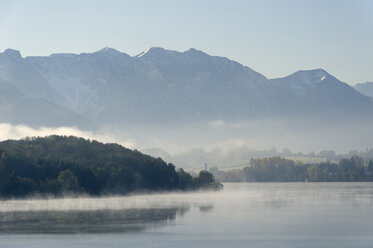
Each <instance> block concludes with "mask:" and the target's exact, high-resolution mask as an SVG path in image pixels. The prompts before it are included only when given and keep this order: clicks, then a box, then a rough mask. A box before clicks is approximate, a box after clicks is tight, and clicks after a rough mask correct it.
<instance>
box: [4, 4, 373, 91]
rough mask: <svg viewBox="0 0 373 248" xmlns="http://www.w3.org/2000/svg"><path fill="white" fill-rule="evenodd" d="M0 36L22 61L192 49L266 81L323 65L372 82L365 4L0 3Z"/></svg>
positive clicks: (372, 17) (370, 22)
mask: <svg viewBox="0 0 373 248" xmlns="http://www.w3.org/2000/svg"><path fill="white" fill-rule="evenodd" d="M0 33H1V38H0V50H5V49H6V48H14V49H17V50H20V51H21V53H22V55H23V56H30V55H49V54H51V53H56V52H73V53H81V52H93V51H96V50H99V49H101V48H103V47H105V46H108V47H113V48H116V49H118V50H120V51H122V52H125V53H127V54H129V55H136V54H138V53H140V52H141V51H143V50H145V49H146V48H148V47H152V46H161V47H164V48H166V49H172V50H178V51H184V50H187V49H189V48H191V47H193V48H196V49H199V50H203V51H205V52H207V53H209V54H211V55H219V56H225V57H228V58H230V59H232V60H236V61H238V62H240V63H242V64H244V65H247V66H249V67H251V68H252V69H254V70H256V71H258V72H260V73H262V74H264V75H265V76H266V77H268V78H273V77H281V76H286V75H288V74H290V73H292V72H294V71H296V70H299V69H313V68H323V69H326V70H327V71H329V72H330V73H331V74H333V75H335V76H336V77H337V78H339V79H340V80H342V81H345V82H347V83H349V84H355V83H357V82H364V81H373V1H372V0H365V1H364V0H350V1H345V0H308V1H302V0H258V1H248V0H247V1H243V0H242V1H240V0H227V1H218V0H186V1H181V0H179V1H177V0H168V1H166V0H163V1H162V0H159V1H156V0H148V1H144V0H136V1H114V0H105V1H96V0H86V1H78V0H75V1H67V0H64V1H51V0H45V1H42V0H32V1H30V0H24V1H18V0H12V1H9V0H8V1H3V0H0Z"/></svg>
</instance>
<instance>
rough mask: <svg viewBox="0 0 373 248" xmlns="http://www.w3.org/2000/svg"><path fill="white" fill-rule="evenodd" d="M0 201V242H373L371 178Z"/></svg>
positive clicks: (126, 244) (337, 244)
mask: <svg viewBox="0 0 373 248" xmlns="http://www.w3.org/2000/svg"><path fill="white" fill-rule="evenodd" d="M224 187H225V188H224V190H222V191H219V192H197V193H184V194H179V193H172V194H152V195H138V196H128V197H107V198H78V199H68V198H65V199H50V200H13V201H1V202H0V247H38V248H43V247H48V248H49V247H64V248H65V247H136V248H141V247H165V248H167V247H263V248H264V247H266V248H267V247H286V248H287V247H302V248H307V247H338V248H340V247H354V248H356V247H357V248H359V247H370V248H371V247H373V183H238V184H228V183H227V184H224Z"/></svg>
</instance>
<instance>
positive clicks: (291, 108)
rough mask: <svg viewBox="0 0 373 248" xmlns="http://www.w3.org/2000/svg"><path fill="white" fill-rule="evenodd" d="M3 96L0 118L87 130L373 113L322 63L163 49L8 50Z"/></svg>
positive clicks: (2, 63) (1, 58)
mask: <svg viewBox="0 0 373 248" xmlns="http://www.w3.org/2000/svg"><path fill="white" fill-rule="evenodd" d="M367 95H369V94H367ZM0 97H1V100H0V101H1V105H0V121H1V122H11V123H24V124H32V125H47V126H50V125H52V126H53V125H55V126H56V125H75V126H79V127H83V128H84V127H87V126H88V123H89V122H91V123H95V124H97V125H105V124H107V123H115V124H119V125H120V124H137V123H143V124H150V125H153V124H163V123H175V124H177V123H195V122H203V121H211V120H235V121H237V120H239V121H242V120H251V119H257V118H277V117H280V118H308V117H310V118H312V119H315V118H324V117H330V116H332V118H337V119H339V118H341V119H344V118H346V117H347V116H348V118H350V119H351V118H356V117H359V118H360V117H364V118H366V117H367V116H371V115H372V113H373V99H372V98H370V97H368V96H366V95H363V94H361V93H359V92H358V91H356V90H355V89H354V88H352V87H350V86H349V85H347V84H345V83H343V82H341V81H339V80H338V79H336V78H335V77H334V76H332V75H330V74H328V73H327V72H326V71H324V70H322V69H317V70H309V71H298V72H296V73H294V74H292V75H290V76H287V77H284V78H278V79H267V78H266V77H265V76H263V75H262V74H260V73H258V72H256V71H254V70H252V69H250V68H249V67H246V66H243V65H241V64H239V63H237V62H235V61H232V60H229V59H227V58H224V57H218V56H210V55H208V54H206V53H204V52H202V51H199V50H196V49H189V50H187V51H185V52H177V51H170V50H165V49H163V48H157V47H154V48H150V49H147V50H146V51H144V52H142V53H140V54H139V55H137V56H133V57H131V56H129V55H127V54H125V53H122V52H119V51H117V50H115V49H112V48H104V49H101V50H99V51H97V52H94V53H81V54H52V55H50V56H47V57H26V58H22V57H21V54H20V52H19V51H16V50H11V49H7V50H6V51H5V52H4V53H0Z"/></svg>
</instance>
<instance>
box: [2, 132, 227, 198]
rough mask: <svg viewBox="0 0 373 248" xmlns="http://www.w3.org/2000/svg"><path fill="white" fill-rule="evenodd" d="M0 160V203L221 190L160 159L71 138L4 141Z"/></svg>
mask: <svg viewBox="0 0 373 248" xmlns="http://www.w3.org/2000/svg"><path fill="white" fill-rule="evenodd" d="M0 155H1V156H0V197H20V196H26V195H32V194H42V195H50V194H52V195H60V194H64V193H67V192H69V193H86V194H90V195H101V194H125V193H128V192H133V191H143V190H192V189H198V188H203V187H213V188H219V187H220V184H219V183H216V182H215V180H214V177H213V176H212V174H211V173H209V172H207V171H201V172H200V173H199V175H198V176H197V177H194V178H193V177H192V176H191V175H190V174H188V173H187V172H185V171H184V170H183V169H178V170H176V169H175V166H174V165H172V164H167V163H166V162H165V161H163V160H162V159H160V158H154V157H151V156H148V155H145V154H142V153H140V152H139V151H136V150H134V151H133V150H130V149H127V148H124V147H122V146H120V145H118V144H103V143H100V142H97V141H90V140H85V139H83V138H77V137H73V136H69V137H66V136H49V137H45V138H27V139H22V140H7V141H3V142H0Z"/></svg>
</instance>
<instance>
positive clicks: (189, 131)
mask: <svg viewBox="0 0 373 248" xmlns="http://www.w3.org/2000/svg"><path fill="white" fill-rule="evenodd" d="M356 123H358V122H356ZM371 126H372V125H370V123H360V124H343V123H340V124H338V125H324V124H323V123H318V122H317V121H314V122H312V123H311V122H310V123H308V122H306V121H303V122H301V121H297V122H296V121H294V122H291V121H279V120H276V121H275V120H261V121H247V122H226V121H223V120H215V121H211V122H208V123H199V124H193V125H185V126H180V125H179V126H173V125H165V126H151V125H147V126H146V125H143V126H141V125H139V126H123V127H119V126H113V127H105V128H101V129H99V130H94V131H92V130H79V129H77V128H74V127H58V128H50V127H49V128H48V127H41V128H35V127H29V126H25V125H11V124H7V123H0V130H1V132H0V140H5V139H19V138H23V137H26V136H29V137H32V136H46V135H52V134H58V135H75V136H79V137H83V138H89V139H95V140H98V141H101V142H114V143H119V144H122V145H124V146H125V147H128V148H132V149H138V150H140V151H142V152H144V153H147V154H150V155H152V156H156V157H161V158H163V159H164V160H166V161H167V162H172V163H174V164H175V165H176V166H177V167H183V168H203V167H204V163H205V162H207V163H208V164H210V165H216V166H219V167H232V165H240V164H241V163H242V162H243V161H244V163H246V162H247V161H248V160H249V159H250V158H251V157H253V156H254V155H253V154H255V152H257V154H258V156H261V157H263V156H274V155H276V152H271V151H278V152H282V151H288V150H289V149H290V151H292V152H293V153H298V152H303V153H304V154H308V153H312V152H316V153H318V152H320V151H323V150H327V151H335V152H336V153H337V154H338V153H347V152H349V151H351V150H357V151H365V150H366V149H369V148H372V147H373V132H372V131H371ZM265 151H268V152H267V153H266V152H265ZM258 152H259V153H258ZM285 153H286V152H285ZM285 153H284V154H285Z"/></svg>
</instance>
